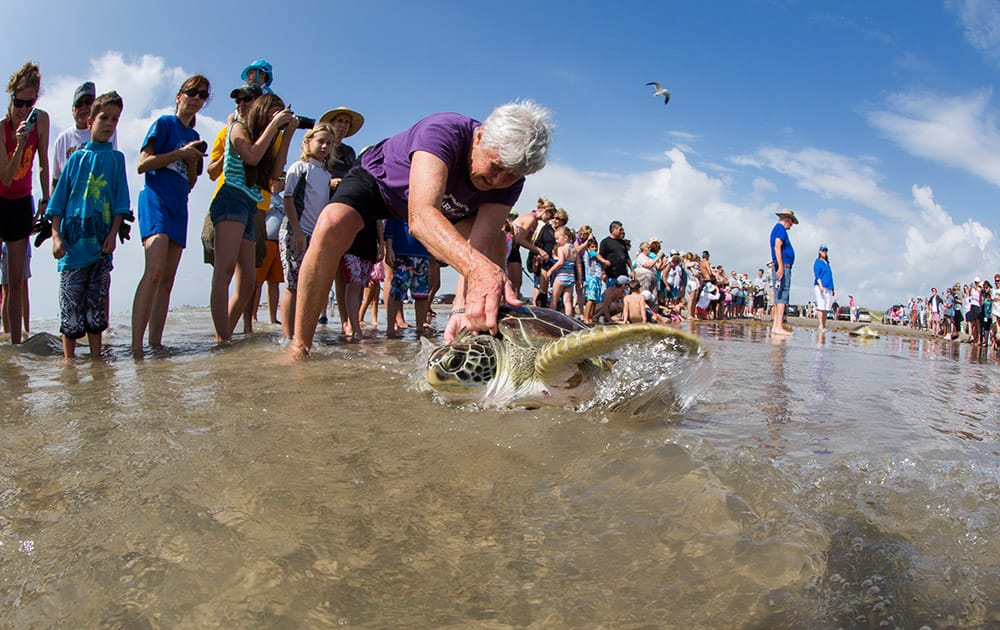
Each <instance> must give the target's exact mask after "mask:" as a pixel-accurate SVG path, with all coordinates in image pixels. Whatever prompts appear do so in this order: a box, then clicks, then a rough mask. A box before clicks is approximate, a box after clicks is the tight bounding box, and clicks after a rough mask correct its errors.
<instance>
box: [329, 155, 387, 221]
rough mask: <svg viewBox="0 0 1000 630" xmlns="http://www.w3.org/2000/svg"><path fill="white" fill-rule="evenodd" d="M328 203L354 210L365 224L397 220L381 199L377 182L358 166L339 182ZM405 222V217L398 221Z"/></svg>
mask: <svg viewBox="0 0 1000 630" xmlns="http://www.w3.org/2000/svg"><path fill="white" fill-rule="evenodd" d="M330 203H342V204H345V205H348V206H350V207H352V208H354V210H355V212H357V213H358V214H360V215H361V218H362V219H364V221H365V224H366V225H367V224H368V223H369V222H375V221H379V220H382V219H399V217H394V216H392V215H391V214H390V213H389V207H388V206H387V205H385V201H384V200H383V199H382V192H381V191H380V190H379V187H378V182H377V181H375V178H374V177H373V176H372V174H371V173H369V172H368V171H366V170H365V169H363V168H362V167H360V166H353V167H351V170H349V171H347V175H344V179H342V180H340V185H339V186H337V190H335V191H333V195H332V196H331V197H330ZM399 220H401V221H406V217H403V218H402V219H399Z"/></svg>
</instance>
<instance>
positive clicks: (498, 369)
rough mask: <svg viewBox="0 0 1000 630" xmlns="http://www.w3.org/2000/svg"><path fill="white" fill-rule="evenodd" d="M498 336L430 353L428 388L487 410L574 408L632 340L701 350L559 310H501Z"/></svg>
mask: <svg viewBox="0 0 1000 630" xmlns="http://www.w3.org/2000/svg"><path fill="white" fill-rule="evenodd" d="M497 328H498V334H497V336H495V337H494V336H491V335H486V334H479V333H470V332H468V331H463V332H462V333H461V334H460V335H459V336H458V337H457V338H456V339H455V340H454V341H452V342H451V343H449V344H447V345H444V346H440V347H438V348H435V349H434V350H433V351H432V352H431V354H430V357H429V358H428V360H427V370H426V372H425V376H426V379H427V383H428V384H429V385H430V386H431V387H432V388H433V389H434V390H436V391H437V392H438V393H439V394H440V395H441V396H442V397H443V398H444V399H446V400H448V401H449V402H457V403H482V404H489V405H491V406H501V407H502V406H521V407H538V406H541V405H555V406H566V405H576V404H579V403H581V402H583V401H586V400H588V399H589V398H590V397H591V396H592V395H593V393H594V389H595V387H596V386H597V384H598V383H597V382H598V380H599V378H600V377H601V376H603V375H607V374H609V373H610V368H611V362H610V361H607V360H605V359H602V358H601V355H604V354H608V353H609V352H612V351H614V350H617V349H618V348H621V347H622V346H625V345H627V344H632V343H638V342H646V343H652V342H656V341H659V340H661V339H669V340H671V341H672V344H671V348H672V349H673V350H674V351H676V352H678V353H680V354H684V355H690V354H697V353H698V352H699V351H700V349H701V341H700V340H699V339H698V337H696V336H694V335H692V334H690V333H687V332H684V331H682V330H678V329H676V328H671V327H670V326H664V325H662V324H625V325H621V326H599V327H595V328H591V327H589V326H587V325H585V324H583V323H581V322H579V321H577V320H575V319H573V318H572V317H568V316H566V315H564V314H562V313H560V312H558V311H554V310H551V309H547V308H538V307H533V306H521V307H510V306H503V307H501V309H500V313H499V317H498V320H497Z"/></svg>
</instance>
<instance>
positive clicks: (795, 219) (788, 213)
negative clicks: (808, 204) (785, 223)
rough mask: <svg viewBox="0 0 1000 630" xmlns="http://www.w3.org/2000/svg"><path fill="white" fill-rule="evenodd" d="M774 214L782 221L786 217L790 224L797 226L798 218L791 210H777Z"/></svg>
mask: <svg viewBox="0 0 1000 630" xmlns="http://www.w3.org/2000/svg"><path fill="white" fill-rule="evenodd" d="M774 214H776V215H777V216H778V218H779V219H784V218H786V217H787V218H789V219H791V220H792V223H794V224H795V225H798V224H799V219H798V217H796V216H795V213H794V212H792V211H791V210H789V209H788V208H782V209H781V210H778V211H777V212H775V213H774Z"/></svg>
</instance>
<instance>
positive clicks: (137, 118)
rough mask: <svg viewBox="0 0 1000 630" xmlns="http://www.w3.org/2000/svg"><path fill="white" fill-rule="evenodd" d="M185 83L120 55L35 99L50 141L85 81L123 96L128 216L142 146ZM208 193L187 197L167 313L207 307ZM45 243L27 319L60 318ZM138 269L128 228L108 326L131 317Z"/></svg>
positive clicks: (211, 124)
mask: <svg viewBox="0 0 1000 630" xmlns="http://www.w3.org/2000/svg"><path fill="white" fill-rule="evenodd" d="M188 76H189V73H188V72H185V71H184V69H182V68H178V67H171V66H168V65H167V64H166V63H165V61H164V60H163V59H162V58H160V57H154V56H151V55H144V56H142V57H139V58H137V59H131V60H130V59H126V58H124V57H123V56H122V55H121V54H120V53H116V52H108V53H106V54H104V55H103V56H101V57H99V58H97V59H92V60H91V61H90V72H89V74H88V75H87V76H56V77H53V78H50V77H45V78H44V81H45V85H44V88H45V89H44V94H43V96H42V97H41V98H40V99H39V107H41V108H42V109H44V110H45V111H47V112H49V113H50V115H51V118H52V131H51V135H52V141H54V140H55V137H56V136H57V135H58V134H59V133H61V132H62V131H63V130H64V129H66V128H67V127H69V126H70V125H72V124H73V121H72V115H71V109H70V104H71V102H72V100H73V91H74V90H75V89H76V87H77V86H78V85H80V84H81V83H83V82H84V81H93V82H94V83H95V84H96V86H97V92H98V94H100V93H103V92H108V91H111V90H115V91H117V92H118V93H119V94H121V96H122V99H123V100H124V103H125V108H124V111H123V114H122V119H121V122H120V123H119V124H118V149H119V150H120V151H122V152H123V153H124V154H125V164H126V169H127V170H126V172H127V174H128V185H129V195H130V197H131V200H132V209H133V210H135V208H136V207H137V205H138V198H139V191H140V190H141V189H142V185H143V177H142V176H140V175H139V174H138V173H137V172H136V164H137V163H138V156H139V149H140V148H141V147H140V144H141V143H142V140H143V138H145V136H146V132H147V131H148V130H149V127H150V125H152V123H153V121H154V120H155V119H156V118H157V117H159V116H161V115H163V114H169V113H172V112H173V111H174V95H175V94H176V93H177V89H178V88H179V87H180V85H181V83H183V81H184V79H185V78H187V77H188ZM222 125H223V121H218V120H214V119H212V118H210V117H208V116H205V115H199V116H198V118H197V125H196V128H197V130H198V132H199V133H200V134H201V137H202V138H204V139H206V140H207V141H208V142H209V143H211V141H212V139H213V138H214V137H215V135H216V133H218V131H219V129H221V128H222ZM214 190H215V184H214V182H211V181H210V180H209V179H208V177H206V176H203V177H201V179H199V181H198V184H197V185H196V186H195V188H194V190H192V191H191V197H190V201H189V204H188V208H189V212H190V217H189V221H188V242H187V249H186V250H185V252H184V255H183V256H182V258H181V264H180V267H179V269H178V272H177V281H176V283H175V284H174V290H173V293H172V299H171V304H172V305H173V306H181V305H185V304H192V305H200V304H206V303H207V302H208V293H209V285H208V282H206V281H205V277H206V274H210V273H211V271H210V267H208V266H207V265H205V264H204V263H203V262H202V253H201V240H200V234H201V226H202V221H203V219H204V217H205V213H206V212H207V211H208V205H209V202H210V200H211V196H212V193H213V192H214ZM50 243H51V241H46V243H45V244H43V246H42V248H41V249H37V250H35V251H34V252H33V253H34V258H33V261H32V267H31V268H32V273H33V277H32V281H31V302H32V313H33V314H37V315H38V316H41V317H45V316H49V317H52V316H55V315H56V314H58V312H59V307H58V302H57V299H56V287H58V272H57V271H56V265H55V260H54V259H53V258H52V256H51V251H52V250H51V249H50ZM144 266H145V259H144V254H143V249H142V244H141V242H140V241H139V230H138V227H137V226H134V227H133V229H132V239H131V240H129V241H126V242H125V243H124V244H120V245H119V246H118V248H117V249H116V250H115V270H114V271H113V272H112V274H111V282H112V288H111V312H112V313H113V315H112V318H111V319H112V325H121V324H127V323H128V321H127V316H128V315H127V314H128V313H129V312H131V309H132V298H133V296H134V295H135V288H136V286H137V285H138V284H139V279H140V278H141V277H142V272H143V268H144ZM206 332H207V333H210V332H211V331H206Z"/></svg>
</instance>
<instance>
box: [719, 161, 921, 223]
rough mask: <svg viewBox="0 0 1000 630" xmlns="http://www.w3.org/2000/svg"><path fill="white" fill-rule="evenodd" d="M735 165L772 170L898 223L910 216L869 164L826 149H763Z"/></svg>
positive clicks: (811, 188) (822, 193) (821, 193)
mask: <svg viewBox="0 0 1000 630" xmlns="http://www.w3.org/2000/svg"><path fill="white" fill-rule="evenodd" d="M731 161H732V162H733V163H734V164H738V165H741V166H753V167H757V168H769V169H772V170H774V171H777V172H778V173H781V174H782V175H786V176H788V177H791V178H792V179H794V180H795V183H796V185H797V186H798V187H799V188H802V189H803V190H808V191H811V192H814V193H816V194H817V195H820V196H821V197H824V198H826V199H846V200H849V201H853V202H856V203H859V204H861V205H863V206H866V207H868V208H870V209H872V210H874V211H876V212H878V213H880V214H882V215H885V216H887V217H891V218H894V219H905V218H907V216H908V215H909V210H908V209H907V207H906V204H905V203H903V202H901V201H900V200H899V199H897V198H896V196H895V195H893V194H891V193H889V192H887V191H885V190H883V189H882V188H881V187H880V186H879V180H880V179H881V176H880V175H879V173H878V171H876V170H875V168H874V167H872V166H871V165H870V164H869V163H868V162H870V161H871V160H870V159H864V160H859V159H855V158H850V157H848V156H845V155H841V154H838V153H833V152H831V151H825V150H822V149H815V148H806V149H802V150H799V151H789V150H787V149H781V148H777V147H763V148H761V149H758V150H757V151H756V152H755V153H753V154H751V155H739V156H735V157H733V158H731Z"/></svg>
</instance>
